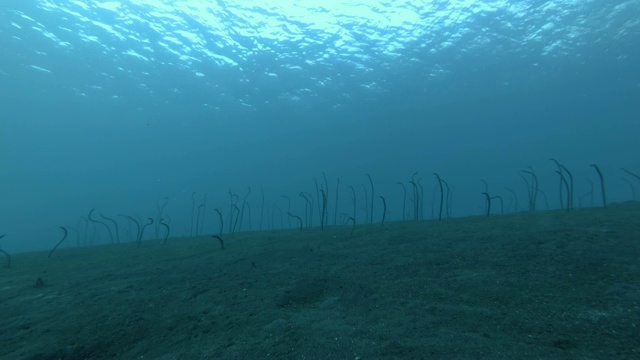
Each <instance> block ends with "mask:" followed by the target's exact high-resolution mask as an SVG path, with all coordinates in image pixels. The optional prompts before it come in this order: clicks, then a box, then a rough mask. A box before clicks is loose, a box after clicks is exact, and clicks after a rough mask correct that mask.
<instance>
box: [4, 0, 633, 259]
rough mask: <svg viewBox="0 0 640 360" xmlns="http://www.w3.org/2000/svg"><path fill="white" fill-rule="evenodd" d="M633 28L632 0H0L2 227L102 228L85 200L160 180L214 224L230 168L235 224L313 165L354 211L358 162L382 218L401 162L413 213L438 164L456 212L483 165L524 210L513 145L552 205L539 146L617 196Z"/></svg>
mask: <svg viewBox="0 0 640 360" xmlns="http://www.w3.org/2000/svg"><path fill="white" fill-rule="evenodd" d="M638 44H640V1H637V0H629V1H622V0H616V1H604V0H601V1H584V0H581V1H517V2H515V1H481V2H477V1H409V0H405V1H346V0H345V1H284V0H282V1H281V0H271V1H267V0H263V1H217V2H214V1H192V0H189V1H150V0H149V1H104V2H99V1H95V2H94V1H29V2H27V1H18V0H5V1H2V3H1V4H0V101H1V103H2V108H3V110H2V113H1V115H0V161H1V164H2V166H1V167H0V184H1V186H0V199H2V200H0V234H6V235H7V236H6V237H5V238H4V239H2V242H1V243H0V246H2V248H3V249H9V250H12V251H22V250H29V249H48V248H50V247H51V246H53V245H55V243H56V242H57V240H58V239H59V237H60V231H59V230H58V229H57V228H58V227H59V226H66V227H70V228H74V229H76V230H78V231H77V234H79V235H77V237H73V236H72V237H71V240H72V241H69V242H68V243H67V244H65V246H76V245H78V244H80V245H84V244H98V243H108V242H109V241H110V239H109V237H108V235H107V234H106V232H105V230H104V228H102V227H100V226H97V227H96V226H93V227H92V225H91V224H89V223H88V222H87V221H86V217H87V214H88V212H89V210H91V209H92V208H95V209H96V213H95V214H98V213H103V214H105V215H107V216H110V217H115V216H116V215H118V214H127V215H131V216H138V217H139V218H140V219H141V220H142V219H146V218H148V217H152V218H154V217H155V218H157V216H158V214H157V207H158V204H161V203H163V202H164V199H165V198H167V199H168V203H167V206H166V208H165V209H164V215H163V217H164V218H165V221H170V222H171V225H172V227H173V229H175V230H174V232H175V235H176V236H177V235H180V236H182V235H190V234H193V232H194V230H193V227H194V225H193V224H194V222H196V221H195V220H194V218H195V217H197V215H193V212H192V208H193V206H194V204H195V206H198V205H200V204H203V202H204V196H205V194H207V197H206V199H207V200H206V201H207V206H206V207H205V208H202V209H201V210H202V211H204V215H202V217H200V218H199V219H202V222H203V224H202V225H201V227H202V229H201V230H198V229H196V230H197V232H199V233H213V232H216V231H217V229H218V223H217V214H215V213H214V212H213V209H214V208H219V209H220V210H221V211H222V213H223V214H224V216H225V217H228V216H229V212H230V210H229V209H230V208H231V207H230V196H229V191H230V189H231V192H232V193H234V194H237V197H239V198H240V201H241V200H242V199H243V197H244V194H245V193H246V192H247V188H248V187H250V188H251V189H252V191H251V193H250V195H249V196H248V198H247V203H248V204H250V205H249V206H250V207H251V212H252V213H251V215H252V216H251V220H248V219H245V221H246V223H244V224H241V227H240V230H242V231H244V230H248V229H249V228H250V227H251V229H253V230H256V229H259V228H263V229H266V228H272V227H273V228H279V227H281V226H285V227H287V226H288V221H287V219H286V211H287V210H286V208H287V207H288V204H287V203H286V200H285V199H286V198H285V197H283V195H284V196H287V197H289V198H290V199H291V200H292V205H291V206H292V208H291V211H292V212H293V213H296V214H302V213H303V212H304V210H305V202H304V200H303V199H302V198H301V197H300V196H299V193H300V192H303V191H304V192H308V193H309V194H311V196H312V197H314V198H315V200H316V204H317V199H318V198H319V196H318V195H317V194H318V193H317V192H316V190H315V183H314V177H315V178H317V179H318V181H319V182H320V185H322V184H323V183H324V180H323V177H322V173H323V172H324V173H325V174H326V176H327V178H328V188H329V201H328V207H329V209H331V211H330V216H329V219H330V221H329V223H330V224H333V223H334V219H335V222H336V223H341V222H342V221H343V220H344V219H345V217H346V216H347V214H350V213H351V212H352V211H353V209H352V208H351V206H352V203H351V199H350V197H349V196H350V192H349V191H350V190H349V189H348V186H349V185H351V186H353V187H354V188H355V189H356V190H357V195H356V196H357V198H358V201H359V203H360V205H358V206H357V209H356V212H357V217H359V218H361V219H363V221H364V218H365V217H366V216H367V211H368V210H367V209H366V206H365V205H364V204H365V194H364V190H363V189H364V188H367V187H368V186H369V182H368V178H367V177H366V175H365V174H370V175H371V176H372V178H373V180H374V182H375V187H376V189H375V190H376V192H375V195H376V198H375V199H374V201H375V202H374V204H375V207H376V208H375V209H374V214H375V216H374V220H376V221H379V219H380V218H381V215H382V214H381V213H380V211H381V207H382V204H381V202H379V200H377V199H378V196H380V195H382V196H384V197H386V198H387V201H388V205H389V206H388V207H389V210H388V211H389V212H388V214H387V220H398V219H400V218H401V217H402V213H403V211H402V196H403V195H402V194H403V193H402V188H401V187H400V186H399V185H397V184H396V183H397V182H402V183H403V184H405V186H409V181H410V180H411V178H412V174H413V173H414V172H418V175H417V177H416V179H421V180H420V184H421V185H422V186H423V188H424V209H423V210H422V214H421V216H423V217H424V218H425V219H429V218H431V216H432V203H437V196H438V193H437V186H436V185H437V183H436V182H435V179H434V177H433V175H432V173H433V172H437V173H439V174H440V175H441V176H442V177H443V178H444V179H446V180H447V181H448V183H449V184H451V185H452V187H453V188H454V189H455V195H454V198H453V200H452V213H451V216H467V215H478V214H481V213H482V212H483V211H484V197H483V195H481V192H483V191H485V187H484V184H483V182H482V180H484V181H486V182H487V184H488V185H489V189H490V192H491V194H492V195H501V196H503V197H504V198H505V199H510V200H509V201H508V204H505V205H506V206H507V210H506V211H516V210H518V211H523V210H526V202H527V200H526V196H527V195H526V194H527V188H526V185H525V182H524V181H523V179H522V177H521V176H520V175H521V174H522V173H521V170H523V169H524V170H526V169H528V167H529V166H531V167H532V168H534V169H535V171H536V172H537V174H538V176H539V177H540V188H541V189H544V192H545V194H546V196H547V197H548V207H549V208H551V209H555V208H559V207H560V206H561V204H560V200H559V196H558V195H559V194H558V189H557V186H556V185H557V181H558V177H557V174H556V173H555V172H554V171H555V167H554V166H553V164H552V163H551V162H549V161H548V159H549V158H550V157H555V158H557V159H559V160H560V161H561V162H562V163H564V164H565V165H566V166H567V167H568V168H569V169H570V170H572V171H573V172H574V178H575V179H576V195H575V197H576V199H578V197H580V196H582V197H581V200H582V201H581V203H580V204H578V205H581V206H596V205H597V202H598V201H599V199H598V198H597V197H595V195H594V196H593V197H592V196H591V195H589V196H587V194H588V193H589V192H590V191H591V190H590V189H591V185H590V183H595V184H596V186H597V177H596V174H595V172H594V171H593V168H592V167H590V166H589V165H590V164H593V163H596V164H599V166H600V167H601V168H602V169H603V172H604V173H605V176H606V178H607V189H608V191H609V196H608V197H609V199H608V200H609V201H611V202H620V201H626V200H631V199H632V197H633V194H634V189H633V186H636V187H637V186H638V185H640V184H638V183H637V182H635V183H634V182H633V181H635V180H634V179H633V178H630V177H629V176H627V175H625V173H623V172H621V171H620V168H626V169H629V170H631V171H635V172H636V173H640V159H639V158H638V155H637V154H638V150H639V146H638V135H640V66H638V64H640V46H638ZM338 177H340V184H339V187H338V192H337V193H338V195H339V198H338V201H337V203H338V205H339V206H338V208H337V210H336V209H335V204H336V200H335V198H334V197H335V195H336V191H335V189H336V185H337V178H338ZM629 182H630V183H629ZM634 184H635V185H634ZM261 186H262V188H263V189H264V193H265V202H264V203H265V205H264V209H263V208H262V200H261V195H260V190H259V189H260V187H261ZM506 187H509V188H510V189H513V190H514V192H515V193H516V194H517V196H518V198H519V199H518V200H519V206H518V208H517V209H516V207H515V204H514V201H513V200H514V199H511V198H510V196H511V195H510V193H509V192H507V190H505V188H506ZM194 193H195V195H193V199H196V200H192V194H194ZM368 195H369V196H370V192H369V193H368ZM576 203H578V200H576ZM238 204H239V203H238ZM314 206H315V205H314ZM576 207H577V206H576ZM407 208H408V209H406V210H405V211H406V212H408V213H410V212H411V209H413V207H412V205H407ZM540 208H541V209H545V208H546V206H545V205H544V204H543V203H541V204H540ZM248 211H249V210H247V212H248ZM283 212H285V216H284V217H285V219H284V221H281V220H280V216H281V214H282V213H283ZM260 213H262V214H263V216H262V221H261V220H260V216H259V214H260ZM318 213H319V211H318V210H317V208H316V212H315V215H314V216H316V218H314V221H315V224H316V225H318V224H319V219H318V218H317V216H318ZM232 216H233V215H232ZM408 216H411V215H408ZM83 217H84V218H83ZM156 220H157V219H156ZM119 221H121V222H122V224H121V225H122V226H121V227H122V228H123V230H122V232H123V233H122V237H123V239H129V240H131V239H132V238H133V237H134V235H133V234H132V232H133V230H130V227H131V224H127V222H126V220H124V218H120V220H119ZM88 224H89V225H88ZM152 237H154V234H153V232H150V233H148V234H147V235H146V236H145V238H152Z"/></svg>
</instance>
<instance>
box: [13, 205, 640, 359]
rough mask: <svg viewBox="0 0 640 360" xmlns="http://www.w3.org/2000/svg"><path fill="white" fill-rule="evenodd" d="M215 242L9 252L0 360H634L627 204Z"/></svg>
mask: <svg viewBox="0 0 640 360" xmlns="http://www.w3.org/2000/svg"><path fill="white" fill-rule="evenodd" d="M223 239H224V241H225V248H224V249H221V247H220V243H219V242H218V241H217V240H216V239H213V238H211V237H209V236H203V237H197V238H170V239H169V241H168V243H167V244H165V245H163V244H162V242H161V241H144V242H143V243H142V246H141V247H140V248H137V246H136V244H135V243H126V244H120V245H104V246H94V247H83V248H65V249H63V248H61V249H57V250H56V251H55V252H54V253H53V255H52V256H51V258H47V254H48V251H45V252H34V253H25V254H17V255H14V256H13V257H12V264H11V267H10V268H6V267H2V268H0V358H2V359H268V358H272V359H351V360H355V359H362V360H365V359H438V358H445V359H509V358H510V359H515V358H520V359H522V358H545V359H549V358H553V359H640V203H638V202H629V203H625V204H619V205H612V206H610V207H608V208H607V209H602V208H597V209H596V208H592V209H577V210H575V211H573V212H571V213H565V212H563V211H559V210H558V211H548V212H535V213H519V214H510V215H501V216H492V217H489V218H487V217H468V218H459V219H447V220H443V221H441V222H438V221H421V222H393V223H388V224H385V226H384V227H381V226H380V225H379V224H377V225H362V226H358V227H356V228H355V231H354V232H353V235H351V227H350V226H330V227H327V228H325V229H324V231H321V229H319V228H314V229H311V230H304V231H302V232H300V231H298V230H293V229H292V230H279V231H262V232H245V233H240V234H234V235H224V236H223ZM0 255H1V254H0ZM4 260H5V259H4V258H2V257H1V256H0V261H4ZM38 278H40V279H41V280H42V283H40V284H38V286H36V281H37V279H38Z"/></svg>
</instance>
